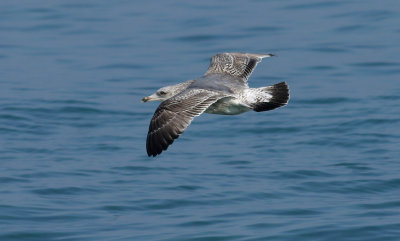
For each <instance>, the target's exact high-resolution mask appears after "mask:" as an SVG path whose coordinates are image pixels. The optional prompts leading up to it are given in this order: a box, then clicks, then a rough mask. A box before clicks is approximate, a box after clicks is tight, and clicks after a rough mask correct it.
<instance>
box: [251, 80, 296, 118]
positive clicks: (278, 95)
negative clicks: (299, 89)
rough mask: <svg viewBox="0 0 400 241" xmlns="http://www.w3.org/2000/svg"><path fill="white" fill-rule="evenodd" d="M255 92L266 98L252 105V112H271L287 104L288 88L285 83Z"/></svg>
mask: <svg viewBox="0 0 400 241" xmlns="http://www.w3.org/2000/svg"><path fill="white" fill-rule="evenodd" d="M257 90H258V91H261V92H263V93H264V95H265V96H267V97H266V98H263V99H261V100H259V101H257V102H256V103H253V104H252V107H253V110H254V111H257V112H261V111H267V110H273V109H276V108H278V107H282V106H285V105H286V104H287V103H288V102H289V87H288V85H287V84H286V82H281V83H278V84H274V85H271V86H267V87H261V88H257Z"/></svg>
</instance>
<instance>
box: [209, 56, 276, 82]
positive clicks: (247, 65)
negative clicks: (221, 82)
mask: <svg viewBox="0 0 400 241" xmlns="http://www.w3.org/2000/svg"><path fill="white" fill-rule="evenodd" d="M271 56H274V55H273V54H250V53H219V54H216V55H214V56H213V57H212V58H211V63H210V66H209V67H208V70H207V72H206V73H205V75H208V74H227V75H231V76H234V77H236V78H240V79H242V80H243V81H244V82H246V81H247V79H248V78H249V77H250V75H251V73H252V72H253V70H254V69H255V68H256V66H257V63H259V62H261V60H262V59H263V58H266V57H271Z"/></svg>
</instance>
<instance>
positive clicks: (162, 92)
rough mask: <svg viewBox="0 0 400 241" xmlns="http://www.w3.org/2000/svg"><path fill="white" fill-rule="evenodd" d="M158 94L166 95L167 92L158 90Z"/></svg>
mask: <svg viewBox="0 0 400 241" xmlns="http://www.w3.org/2000/svg"><path fill="white" fill-rule="evenodd" d="M158 93H159V94H160V95H166V94H167V93H165V91H160V92H158Z"/></svg>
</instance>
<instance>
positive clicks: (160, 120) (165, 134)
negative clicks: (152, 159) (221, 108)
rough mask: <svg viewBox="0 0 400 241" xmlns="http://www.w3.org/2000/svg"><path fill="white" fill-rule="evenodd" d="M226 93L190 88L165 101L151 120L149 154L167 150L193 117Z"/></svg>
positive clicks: (148, 137) (148, 138) (147, 146)
mask: <svg viewBox="0 0 400 241" xmlns="http://www.w3.org/2000/svg"><path fill="white" fill-rule="evenodd" d="M224 97H226V96H225V95H223V94H221V93H219V92H215V91H210V90H203V89H188V90H185V91H183V92H181V93H180V94H178V95H176V96H174V97H172V98H170V99H168V100H165V101H163V102H162V103H161V104H160V105H159V106H158V108H157V110H156V111H155V113H154V116H153V118H152V119H151V121H150V126H149V132H148V134H147V141H146V149H147V154H148V155H149V156H156V155H158V154H160V153H161V152H162V151H163V150H167V148H168V146H169V145H171V144H172V143H173V142H174V140H175V139H177V138H178V137H179V135H180V134H182V133H183V131H184V130H185V129H186V128H187V127H188V126H189V125H190V123H191V122H192V120H193V118H194V117H196V116H199V115H200V114H201V113H203V112H204V111H205V110H206V109H207V108H208V107H209V106H210V105H212V104H213V103H215V102H216V101H218V100H219V99H221V98H224Z"/></svg>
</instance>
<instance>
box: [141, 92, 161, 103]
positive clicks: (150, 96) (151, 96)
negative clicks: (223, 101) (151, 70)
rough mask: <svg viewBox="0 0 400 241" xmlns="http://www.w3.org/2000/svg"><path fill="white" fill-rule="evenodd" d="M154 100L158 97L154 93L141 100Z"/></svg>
mask: <svg viewBox="0 0 400 241" xmlns="http://www.w3.org/2000/svg"><path fill="white" fill-rule="evenodd" d="M154 100H158V98H157V96H156V95H155V94H153V95H149V96H146V97H144V98H143V99H142V102H147V101H154Z"/></svg>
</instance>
